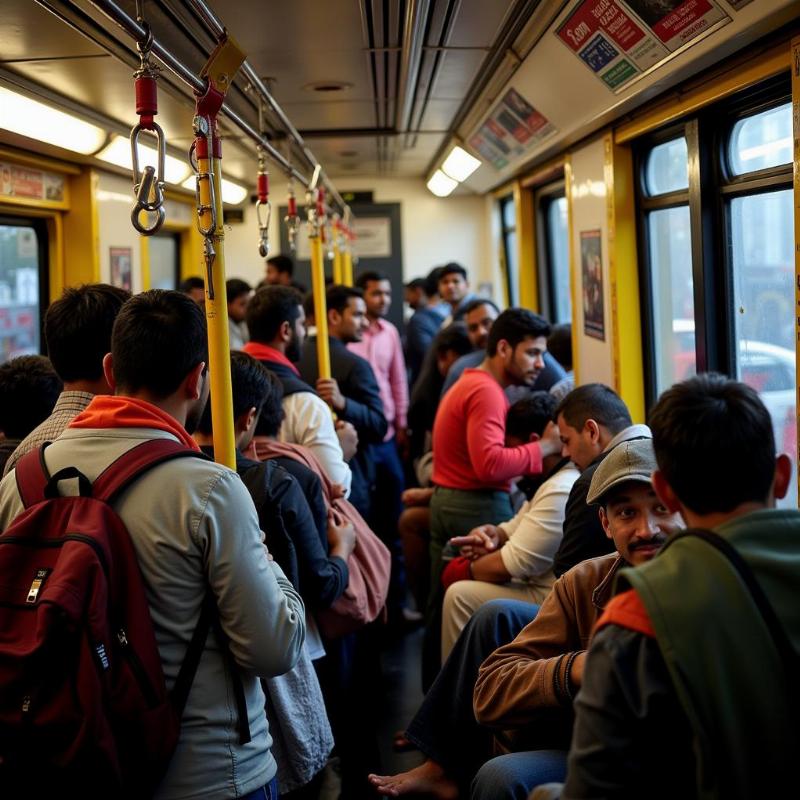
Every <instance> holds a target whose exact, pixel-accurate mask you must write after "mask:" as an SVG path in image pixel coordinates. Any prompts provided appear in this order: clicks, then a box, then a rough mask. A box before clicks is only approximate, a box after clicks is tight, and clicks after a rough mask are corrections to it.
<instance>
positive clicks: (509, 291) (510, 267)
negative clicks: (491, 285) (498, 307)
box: [499, 195, 519, 306]
mask: <svg viewBox="0 0 800 800" xmlns="http://www.w3.org/2000/svg"><path fill="white" fill-rule="evenodd" d="M499 208H500V232H501V241H500V246H501V247H502V250H503V252H502V256H503V257H502V263H503V264H504V265H505V276H504V278H505V284H506V296H507V298H508V305H510V306H513V305H516V304H517V302H518V301H519V293H518V291H517V283H516V280H517V269H518V266H519V265H518V264H517V217H516V209H515V206H514V196H513V195H508V196H507V197H504V198H502V199H501V200H500V203H499Z"/></svg>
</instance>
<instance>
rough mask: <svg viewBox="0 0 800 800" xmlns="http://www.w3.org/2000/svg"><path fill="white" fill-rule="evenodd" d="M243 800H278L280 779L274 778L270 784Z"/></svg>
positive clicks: (247, 795)
mask: <svg viewBox="0 0 800 800" xmlns="http://www.w3.org/2000/svg"><path fill="white" fill-rule="evenodd" d="M242 800H278V779H277V778H273V779H272V780H271V781H270V782H269V783H268V784H266V785H265V786H262V787H261V788H260V789H256V790H255V791H254V792H250V794H246V795H245V796H244V797H243V798H242Z"/></svg>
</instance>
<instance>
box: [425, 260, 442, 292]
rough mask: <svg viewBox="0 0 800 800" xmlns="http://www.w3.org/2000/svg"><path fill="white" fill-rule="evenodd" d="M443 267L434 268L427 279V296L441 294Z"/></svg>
mask: <svg viewBox="0 0 800 800" xmlns="http://www.w3.org/2000/svg"><path fill="white" fill-rule="evenodd" d="M442 269H443V267H434V268H433V269H432V270H431V271H430V272H429V273H428V276H427V277H426V278H425V294H427V295H428V297H433V296H434V295H436V294H438V293H439V278H440V277H441V275H442Z"/></svg>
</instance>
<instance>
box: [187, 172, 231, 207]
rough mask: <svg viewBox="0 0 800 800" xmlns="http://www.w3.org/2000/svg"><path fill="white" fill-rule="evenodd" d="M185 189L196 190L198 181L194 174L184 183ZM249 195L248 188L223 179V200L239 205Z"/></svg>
mask: <svg viewBox="0 0 800 800" xmlns="http://www.w3.org/2000/svg"><path fill="white" fill-rule="evenodd" d="M181 186H183V188H184V189H189V190H191V191H194V190H195V186H196V182H195V177H194V175H190V176H189V177H188V178H187V179H186V180H185V181H184V182H183V183H182V184H181ZM246 197H247V189H245V187H244V186H240V185H239V184H238V183H234V182H233V181H229V180H228V179H227V178H223V179H222V202H223V203H229V204H230V205H232V206H238V205H239V203H241V202H242V201H243V200H244V199H245V198H246Z"/></svg>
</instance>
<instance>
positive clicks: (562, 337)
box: [547, 322, 575, 403]
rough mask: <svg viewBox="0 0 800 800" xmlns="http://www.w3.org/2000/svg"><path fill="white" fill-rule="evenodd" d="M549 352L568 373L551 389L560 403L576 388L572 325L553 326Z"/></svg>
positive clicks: (548, 344)
mask: <svg viewBox="0 0 800 800" xmlns="http://www.w3.org/2000/svg"><path fill="white" fill-rule="evenodd" d="M547 352H548V353H550V355H552V356H553V358H555V360H556V361H557V362H558V363H559V364H560V365H561V367H562V368H563V369H564V372H566V376H565V377H564V378H562V379H561V380H560V381H558V382H557V383H554V384H553V385H552V386H551V387H550V394H552V395H553V397H555V398H556V400H557V401H558V402H559V403H560V402H561V401H562V400H563V399H564V398H565V397H566V396H567V395H568V394H569V393H570V392H571V391H572V390H573V389H574V388H575V373H574V371H573V368H572V325H570V324H569V322H566V323H562V324H561V325H553V332H552V333H551V334H550V336H549V337H548V339H547Z"/></svg>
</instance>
